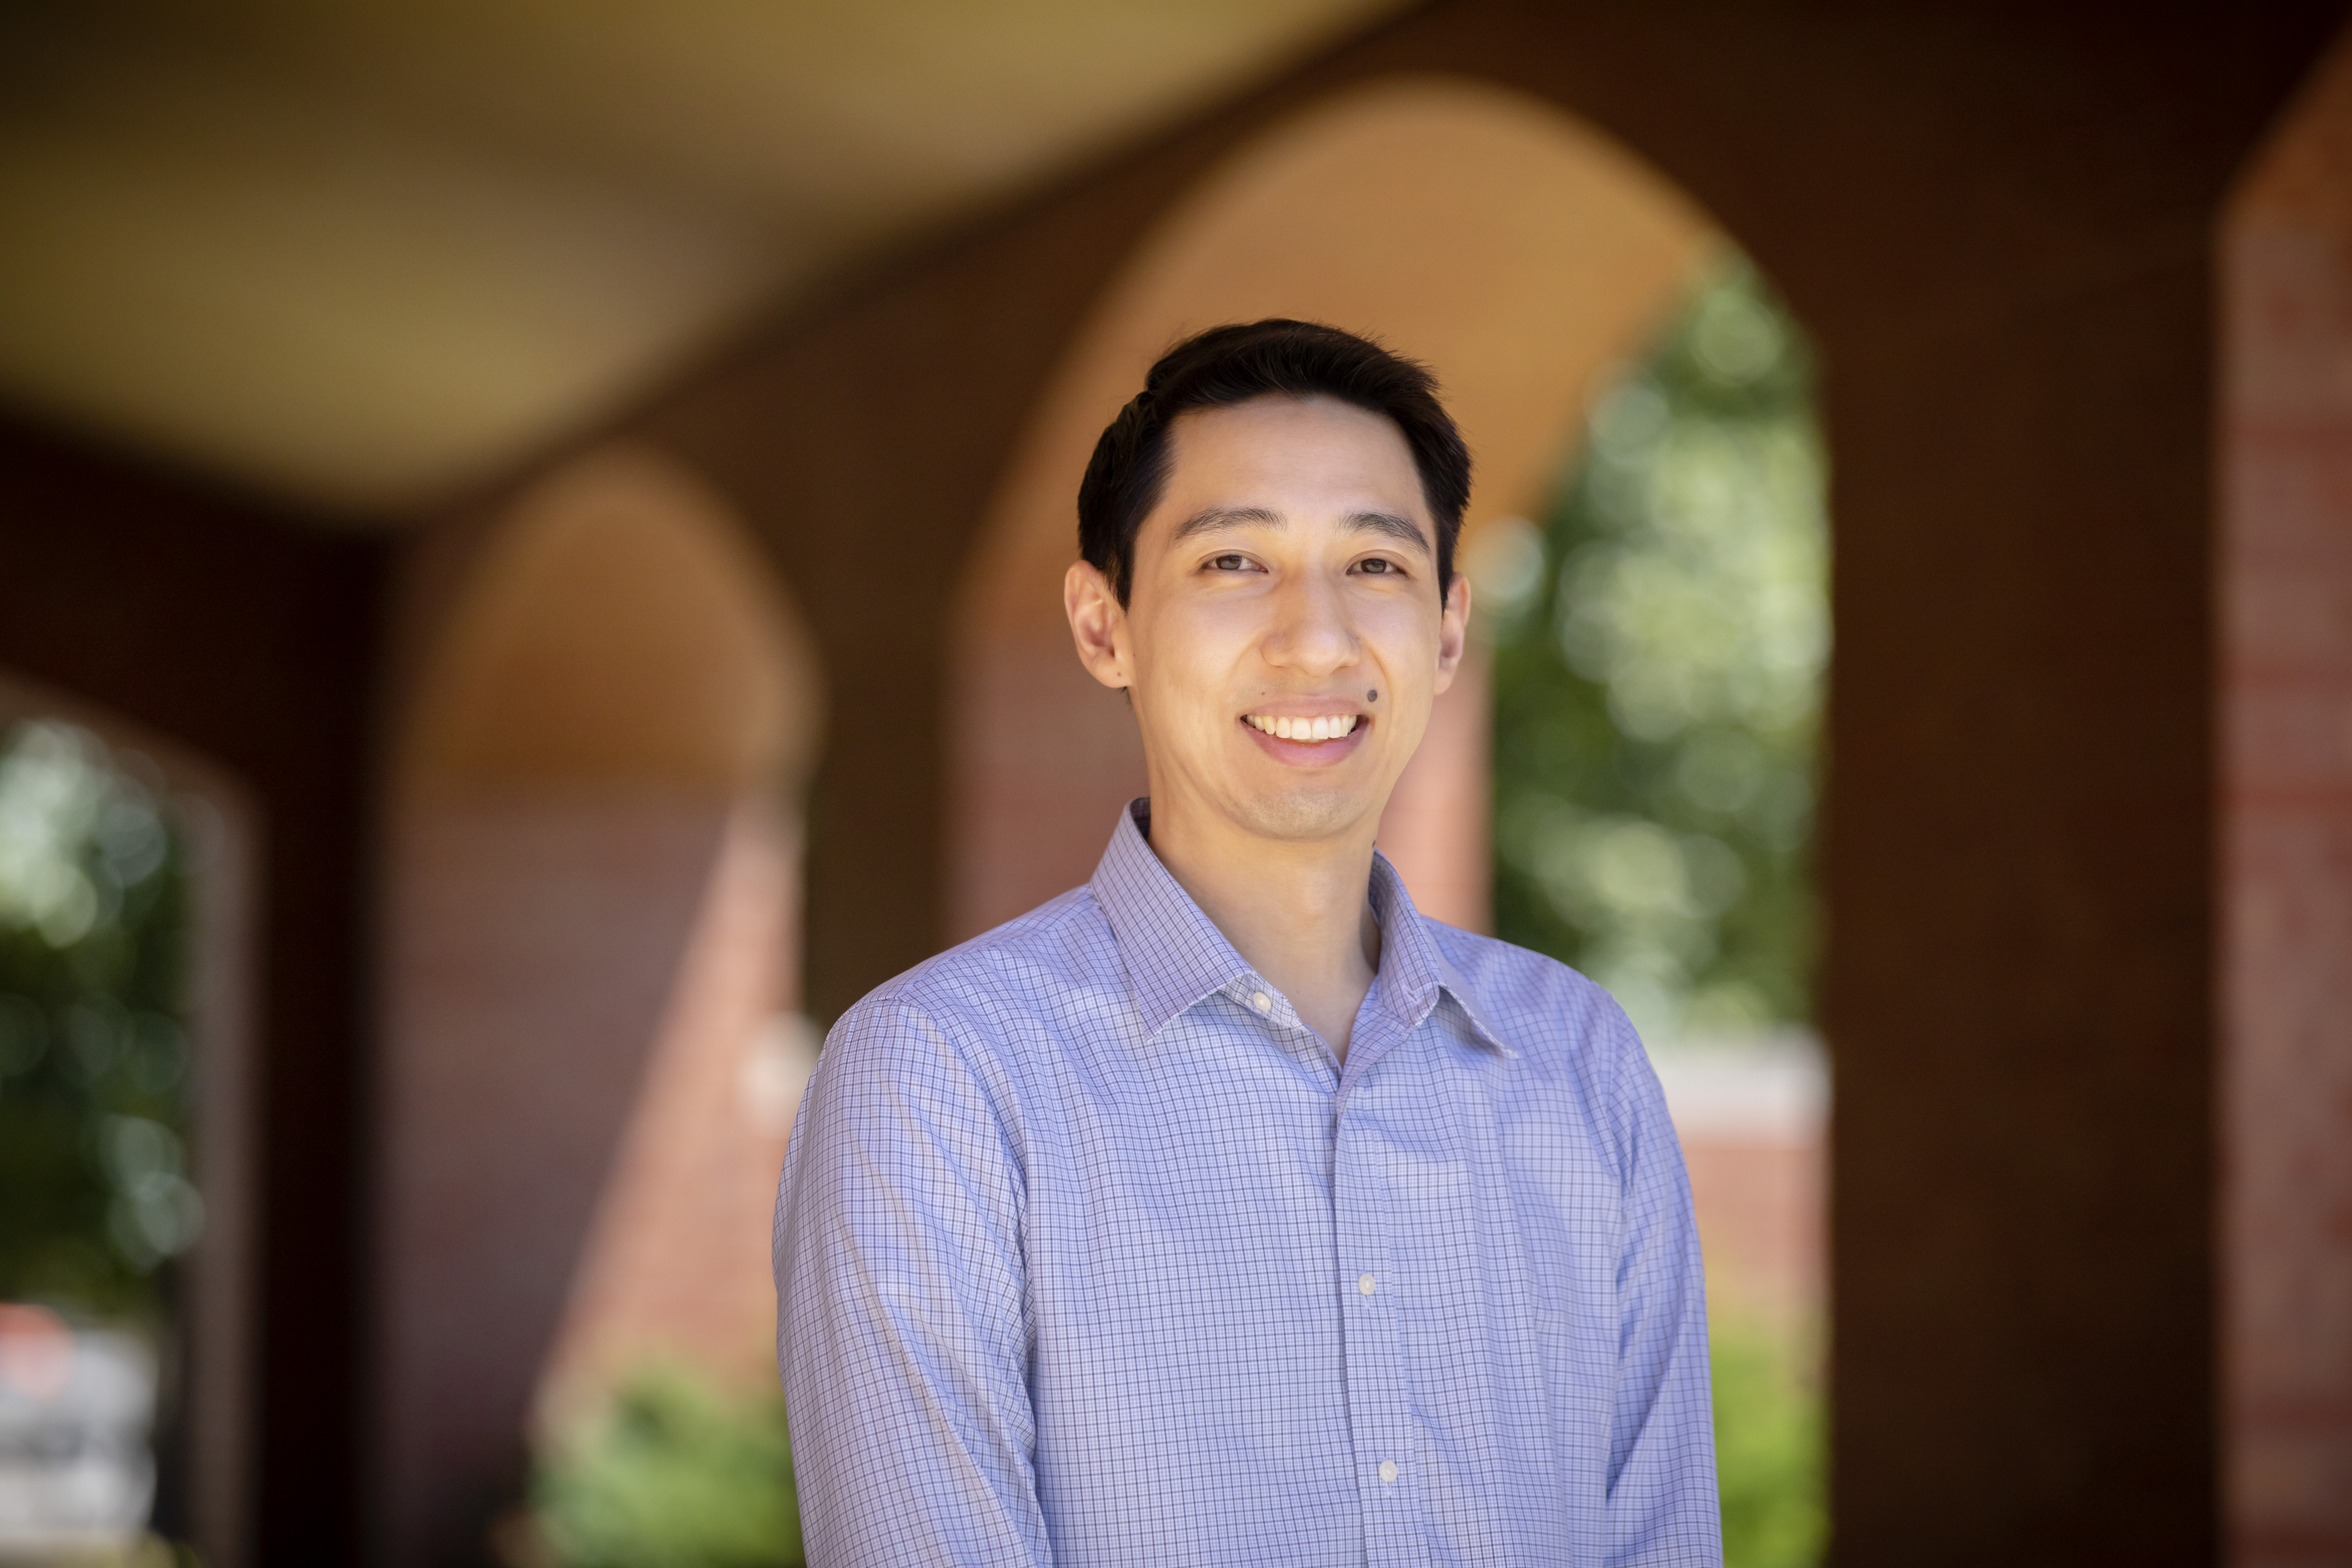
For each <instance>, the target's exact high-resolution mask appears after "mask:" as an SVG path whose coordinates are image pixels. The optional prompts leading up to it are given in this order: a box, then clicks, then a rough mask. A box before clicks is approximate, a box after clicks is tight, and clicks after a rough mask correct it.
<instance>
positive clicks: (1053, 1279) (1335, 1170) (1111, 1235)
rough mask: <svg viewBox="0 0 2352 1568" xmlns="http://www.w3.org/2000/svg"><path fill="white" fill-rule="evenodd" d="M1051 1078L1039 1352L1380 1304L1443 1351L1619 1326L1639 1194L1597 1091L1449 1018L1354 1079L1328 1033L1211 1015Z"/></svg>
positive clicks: (1037, 1139)
mask: <svg viewBox="0 0 2352 1568" xmlns="http://www.w3.org/2000/svg"><path fill="white" fill-rule="evenodd" d="M1039 1087H1040V1089H1042V1090H1043V1092H1042V1093H1041V1094H1039V1095H1037V1096H1036V1097H1034V1100H1033V1103H1032V1105H1031V1107H1030V1108H1029V1109H1030V1112H1031V1117H1030V1122H1029V1125H1028V1126H1027V1127H1026V1128H1025V1129H1024V1132H1025V1138H1024V1143H1025V1145H1026V1146H1025V1148H1024V1177H1025V1185H1026V1193H1027V1198H1026V1204H1025V1208H1024V1251H1025V1255H1026V1263H1027V1266H1028V1272H1029V1285H1030V1290H1031V1296H1032V1301H1033V1308H1034V1321H1035V1324H1036V1328H1037V1331H1038V1333H1039V1336H1040V1338H1039V1342H1040V1347H1041V1349H1047V1348H1049V1347H1050V1345H1051V1344H1052V1343H1053V1342H1055V1339H1056V1336H1060V1337H1062V1338H1065V1339H1067V1338H1072V1337H1075V1338H1076V1339H1080V1340H1094V1339H1099V1338H1101V1337H1102V1336H1105V1335H1109V1336H1114V1337H1127V1336H1130V1335H1132V1334H1135V1333H1142V1334H1145V1335H1148V1336H1150V1337H1152V1338H1154V1339H1159V1338H1160V1337H1161V1336H1170V1335H1173V1336H1179V1337H1181V1336H1192V1337H1194V1338H1196V1339H1202V1340H1215V1341H1218V1342H1229V1341H1232V1340H1234V1338H1235V1337H1236V1336H1239V1337H1241V1338H1244V1339H1248V1338H1250V1337H1252V1336H1255V1337H1257V1338H1259V1339H1262V1340H1265V1341H1266V1342H1273V1341H1277V1340H1290V1339H1298V1338H1302V1337H1303V1338H1306V1339H1312V1338H1314V1337H1316V1336H1318V1335H1323V1336H1330V1335H1336V1334H1337V1333H1338V1332H1339V1331H1340V1329H1341V1328H1342V1327H1343V1326H1344V1322H1345V1313H1346V1312H1347V1311H1348V1310H1350V1309H1351V1308H1352V1309H1355V1310H1361V1308H1362V1307H1363V1305H1364V1303H1365V1300H1366V1298H1368V1297H1370V1298H1377V1299H1378V1300H1379V1302H1380V1306H1381V1313H1382V1316H1383V1318H1384V1319H1385V1320H1386V1321H1390V1322H1391V1324H1393V1325H1394V1326H1395V1327H1397V1328H1398V1329H1400V1330H1402V1331H1407V1332H1409V1333H1410V1334H1411V1335H1412V1336H1413V1337H1414V1338H1417V1339H1423V1340H1427V1341H1429V1342H1431V1343H1432V1345H1433V1347H1436V1346H1440V1345H1442V1344H1443V1343H1444V1342H1447V1341H1449V1340H1453V1341H1460V1340H1461V1339H1462V1336H1463V1335H1464V1334H1465V1333H1468V1332H1470V1331H1471V1330H1472V1329H1473V1328H1475V1332H1476V1335H1477V1336H1478V1337H1480V1338H1486V1337H1490V1336H1492V1337H1497V1338H1501V1339H1509V1340H1514V1341H1515V1342H1520V1343H1525V1344H1528V1345H1530V1346H1533V1345H1540V1344H1542V1343H1545V1342H1551V1341H1554V1340H1558V1339H1560V1338H1561V1336H1568V1337H1570V1338H1572V1337H1574V1335H1575V1334H1576V1333H1577V1331H1578V1325H1580V1324H1591V1325H1592V1326H1594V1327H1595V1328H1596V1329H1599V1328H1600V1327H1601V1325H1605V1324H1606V1323H1609V1322H1612V1321H1613V1320H1614V1313H1613V1305H1612V1303H1613V1289H1614V1286H1613V1281H1614V1270H1615V1261H1616V1258H1617V1255H1618V1251H1619V1245H1618V1243H1619V1235H1620V1229H1621V1218H1622V1193H1621V1184H1620V1182H1619V1178H1618V1175H1617V1173H1616V1170H1615V1167H1614V1164H1613V1162H1612V1159H1611V1158H1610V1157H1609V1153H1608V1151H1607V1149H1606V1146H1605V1143H1604V1142H1603V1140H1602V1139H1601V1137H1599V1136H1598V1135H1597V1133H1596V1131H1595V1118H1594V1117H1593V1116H1592V1115H1591V1110H1590V1108H1589V1107H1588V1106H1587V1104H1586V1103H1585V1101H1584V1099H1583V1097H1582V1096H1581V1095H1580V1093H1578V1092H1577V1089H1576V1086H1575V1084H1574V1082H1573V1080H1571V1079H1566V1078H1561V1079H1548V1078H1547V1077H1546V1076H1545V1075H1543V1074H1541V1073H1538V1072H1532V1071H1528V1070H1526V1069H1525V1068H1524V1067H1523V1065H1522V1064H1520V1063H1519V1062H1517V1061H1515V1060H1511V1059H1507V1058H1502V1057H1500V1056H1499V1055H1498V1054H1496V1053H1493V1052H1491V1051H1486V1050H1484V1049H1481V1048H1479V1047H1475V1046H1473V1045H1469V1044H1467V1043H1465V1042H1464V1041H1462V1040H1459V1039H1457V1038H1454V1037H1451V1036H1449V1035H1448V1033H1447V1032H1446V1031H1444V1029H1443V1028H1441V1027H1439V1026H1436V1025H1435V1024H1430V1025H1425V1026H1423V1027H1422V1028H1421V1029H1420V1030H1418V1031H1416V1032H1414V1033H1413V1034H1412V1035H1411V1036H1409V1037H1406V1038H1404V1039H1402V1040H1401V1041H1399V1042H1397V1043H1395V1044H1394V1045H1393V1046H1392V1047H1390V1048H1389V1049H1387V1050H1385V1051H1384V1052H1383V1053H1382V1055H1381V1057H1380V1058H1379V1059H1378V1060H1377V1061H1374V1062H1372V1063H1371V1064H1370V1066H1369V1067H1368V1068H1364V1069H1363V1070H1361V1071H1360V1072H1359V1073H1358V1074H1357V1075H1355V1076H1354V1077H1353V1078H1352V1079H1347V1080H1344V1083H1343V1079H1342V1077H1341V1075H1340V1074H1339V1072H1338V1071H1337V1070H1336V1069H1335V1068H1334V1067H1333V1066H1332V1064H1331V1063H1330V1062H1329V1061H1328V1058H1326V1057H1324V1056H1323V1055H1322V1054H1321V1052H1320V1047H1318V1046H1315V1045H1314V1044H1313V1042H1311V1041H1309V1042H1306V1043H1305V1044H1304V1045H1303V1046H1300V1045H1295V1044H1293V1043H1289V1042H1285V1041H1283V1040H1281V1039H1279V1038H1277V1037H1274V1036H1273V1035H1272V1034H1271V1033H1270V1032H1263V1031H1259V1030H1254V1029H1252V1028H1251V1027H1249V1026H1248V1025H1247V1024H1246V1023H1244V1024H1243V1025H1241V1026H1232V1025H1229V1024H1226V1023H1223V1021H1221V1020H1216V1019H1210V1020H1206V1021H1203V1022H1201V1023H1197V1024H1192V1025H1190V1026H1182V1027H1179V1028H1176V1029H1171V1031H1168V1032H1167V1033H1165V1034H1163V1035H1162V1036H1161V1037H1160V1038H1158V1039H1156V1040H1154V1041H1152V1042H1150V1047H1147V1048H1145V1049H1140V1050H1135V1051H1130V1052H1127V1053H1125V1054H1123V1055H1120V1056H1117V1057H1114V1058H1111V1059H1109V1060H1108V1061H1103V1062H1096V1063H1088V1064H1080V1066H1079V1068H1076V1069H1074V1070H1072V1071H1070V1072H1067V1073H1066V1074H1064V1075H1061V1076H1060V1077H1059V1078H1057V1079H1055V1080H1053V1081H1051V1082H1049V1083H1047V1084H1045V1085H1041V1086H1039ZM1368 1282H1369V1286H1368ZM1431 1353H1433V1354H1434V1353H1442V1352H1440V1351H1438V1350H1437V1349H1434V1348H1433V1351H1432V1352H1431Z"/></svg>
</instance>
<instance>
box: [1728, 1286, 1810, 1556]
mask: <svg viewBox="0 0 2352 1568" xmlns="http://www.w3.org/2000/svg"><path fill="white" fill-rule="evenodd" d="M1710 1344H1711V1347H1712V1349H1711V1355H1712V1360H1713V1370H1714V1375H1715V1462H1716V1470H1717V1476H1718V1477H1719V1479H1720V1488H1721V1493H1722V1499H1723V1561H1724V1568H1811V1565H1812V1564H1814V1563H1819V1562H1820V1561H1821V1555H1822V1543H1823V1542H1824V1541H1825V1540H1826V1539H1827V1537H1828V1532H1829V1519H1828V1514H1827V1510H1825V1508H1824V1506H1823V1502H1822V1430H1821V1426H1822V1405H1821V1394H1820V1392H1819V1390H1818V1389H1817V1388H1816V1387H1815V1386H1814V1385H1813V1383H1812V1381H1811V1379H1810V1378H1809V1377H1807V1376H1806V1375H1805V1374H1804V1372H1803V1370H1802V1369H1801V1367H1800V1366H1799V1365H1798V1363H1797V1359H1796V1357H1795V1355H1794V1354H1793V1353H1792V1352H1791V1351H1790V1347H1789V1345H1788V1342H1787V1339H1786V1336H1784V1335H1781V1336H1776V1335H1774V1334H1771V1333H1769V1332H1765V1331H1759V1330H1756V1329H1752V1328H1742V1327H1737V1326H1727V1325H1725V1324H1722V1323H1720V1322H1718V1323H1717V1324H1716V1325H1715V1328H1714V1331H1713V1332H1712V1334H1711V1335H1710Z"/></svg>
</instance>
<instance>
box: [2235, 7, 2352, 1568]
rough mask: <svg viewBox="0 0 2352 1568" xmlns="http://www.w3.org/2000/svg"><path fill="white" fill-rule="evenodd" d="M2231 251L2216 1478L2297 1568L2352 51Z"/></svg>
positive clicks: (2345, 611)
mask: <svg viewBox="0 0 2352 1568" xmlns="http://www.w3.org/2000/svg"><path fill="white" fill-rule="evenodd" d="M2220 257H2221V279H2220V282H2221V336H2222V354H2223V359H2222V384H2221V478H2222V489H2221V524H2220V534H2221V547H2220V552H2219V561H2218V566H2219V582H2220V593H2219V602H2218V610H2219V616H2220V626H2219V632H2220V637H2219V645H2220V647H2219V651H2220V666H2221V668H2220V671H2219V674H2220V692H2219V712H2220V720H2221V733H2220V751H2221V780H2220V784H2221V791H2220V801H2219V805H2220V808H2221V822H2220V830H2221V831H2220V848H2221V877H2220V889H2219V892H2220V910H2219V915H2220V919H2219V921H2218V926H2219V935H2220V941H2221V963H2220V968H2219V973H2220V979H2221V1020H2220V1024H2221V1091H2222V1093H2221V1108H2222V1116H2221V1181H2222V1191H2221V1216H2222V1224H2221V1230H2222V1249H2221V1275H2222V1290H2221V1296H2222V1309H2223V1316H2222V1336H2221V1337H2222V1364H2223V1367H2224V1388H2223V1398H2222V1412H2223V1434H2224V1436H2223V1450H2224V1462H2225V1466H2226V1486H2225V1496H2226V1506H2227V1510H2228V1524H2229V1530H2230V1535H2231V1548H2232V1555H2231V1561H2232V1562H2233V1563H2241V1564H2247V1565H2258V1568H2289V1565H2294V1568H2300V1565H2302V1564H2306V1563H2341V1562H2345V1561H2347V1560H2352V378H2347V375H2346V374H2345V367H2346V365H2347V363H2352V45H2346V44H2342V43H2339V44H2338V45H2337V47H2336V49H2335V51H2334V53H2333V54H2332V55H2331V56H2330V57H2328V58H2326V60H2325V61H2324V62H2323V63H2322V65H2321V66H2320V68H2318V70H2317V71H2316V72H2315V74H2314V76H2313V78H2312V79H2311V81H2310V82H2309V84H2308V85H2307V86H2306V88H2305V91H2304V95H2303V97H2302V100H2300V101H2299V102H2298V103H2297V104H2296V105H2295V106H2294V109H2293V110H2292V111H2291V112H2290V113H2289V114H2288V115H2287V116H2286V118H2285V120H2284V122H2283V123H2282V125H2281V126H2280V127H2279V129H2278V130H2277V131H2276V132H2275V133H2274V134H2273V137H2272V139H2271V141H2270V142H2269V143H2268V144H2267V145H2266V146H2265V147H2264V148H2263V150H2262V152H2261V153H2259V154H2258V155H2257V156H2256V157H2255V159H2254V160H2253V161H2252V163H2251V164H2250V165H2249V166H2248V168H2247V170H2246V171H2245V173H2244V174H2243V175H2242V177H2241V182H2240V184H2239V185H2238V188H2237V190H2236V192H2235V193H2234V195H2233V198H2232V200H2231V203H2230V205H2229V206H2228V208H2227V209H2226V211H2225V213H2224V216H2223V218H2222V223H2221V245H2220Z"/></svg>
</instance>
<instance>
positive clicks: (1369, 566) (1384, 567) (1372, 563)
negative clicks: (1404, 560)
mask: <svg viewBox="0 0 2352 1568" xmlns="http://www.w3.org/2000/svg"><path fill="white" fill-rule="evenodd" d="M1356 569H1357V570H1358V571H1360V572H1362V573H1363V574H1365V575H1366V576H1368V577H1393V576H1395V575H1397V574H1398V572H1399V570H1400V568H1399V567H1398V565H1397V563H1395V562H1393V561H1391V560H1390V559H1389V558H1388V557H1386V556H1384V555H1375V556H1372V557H1370V559H1369V560H1364V561H1359V562H1358V563H1356Z"/></svg>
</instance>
